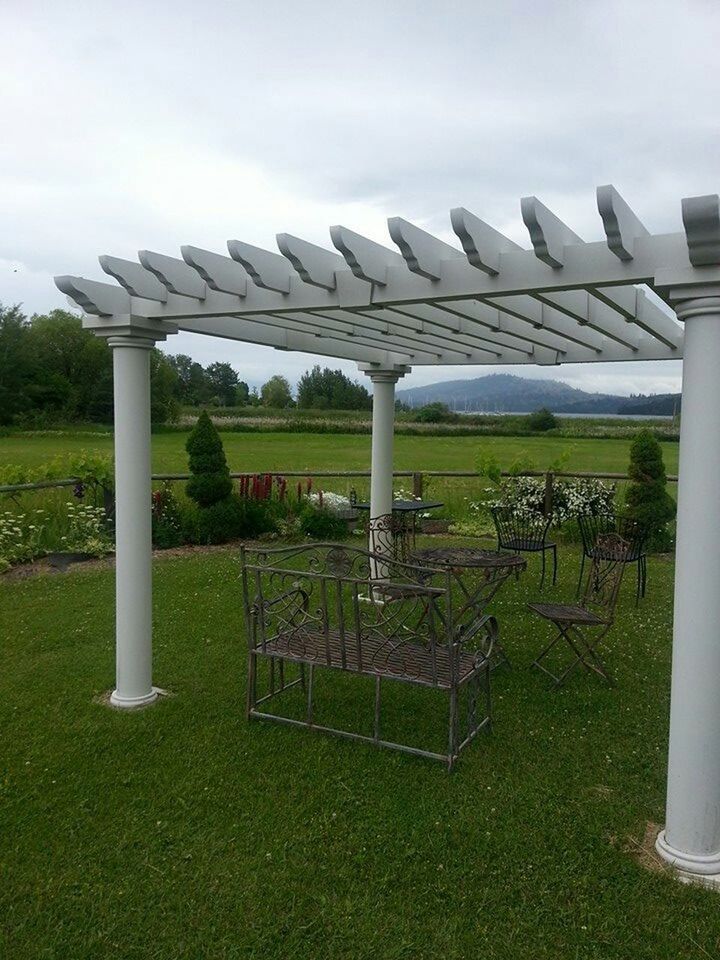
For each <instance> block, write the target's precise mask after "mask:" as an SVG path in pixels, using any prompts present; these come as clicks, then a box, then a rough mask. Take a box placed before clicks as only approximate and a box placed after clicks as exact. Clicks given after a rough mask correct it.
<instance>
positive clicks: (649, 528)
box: [625, 430, 676, 550]
mask: <svg viewBox="0 0 720 960" xmlns="http://www.w3.org/2000/svg"><path fill="white" fill-rule="evenodd" d="M628 474H629V476H630V483H629V485H628V488H627V490H626V492H625V512H626V513H627V515H628V516H629V517H631V518H632V519H633V520H636V521H637V523H638V525H639V526H640V528H641V529H642V530H643V531H644V533H645V536H646V538H647V545H648V547H649V548H650V549H652V550H667V549H668V548H669V546H670V536H669V534H668V530H667V525H668V523H669V522H670V521H671V520H672V519H673V518H674V516H675V510H676V507H675V501H674V500H673V498H672V497H671V496H670V494H669V493H668V491H667V476H666V474H665V464H664V462H663V455H662V447H661V446H660V444H659V443H658V441H657V440H656V438H655V437H654V436H653V434H652V432H651V431H650V430H641V431H640V433H638V435H637V436H636V437H635V439H634V440H633V442H632V444H631V446H630V467H629V469H628Z"/></svg>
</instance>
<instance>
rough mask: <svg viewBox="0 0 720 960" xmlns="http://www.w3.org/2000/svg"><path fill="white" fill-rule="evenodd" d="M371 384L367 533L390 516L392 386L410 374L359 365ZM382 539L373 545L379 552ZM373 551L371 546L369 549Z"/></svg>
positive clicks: (393, 430)
mask: <svg viewBox="0 0 720 960" xmlns="http://www.w3.org/2000/svg"><path fill="white" fill-rule="evenodd" d="M360 369H361V370H363V371H364V372H365V373H366V374H367V375H368V376H369V377H370V379H371V380H372V384H373V418H372V452H371V461H370V530H371V534H370V536H371V545H372V530H373V529H374V525H375V523H376V521H377V520H379V519H380V517H385V516H387V515H388V514H390V513H391V512H392V500H393V439H394V435H395V384H396V383H397V382H398V380H399V379H400V378H401V377H404V376H405V374H406V373H407V372H408V371H409V367H400V366H399V367H393V368H391V369H387V370H381V369H375V368H372V367H371V366H369V365H364V364H361V365H360ZM381 547H382V539H379V540H378V543H377V544H376V551H377V552H381ZM371 549H372V546H371Z"/></svg>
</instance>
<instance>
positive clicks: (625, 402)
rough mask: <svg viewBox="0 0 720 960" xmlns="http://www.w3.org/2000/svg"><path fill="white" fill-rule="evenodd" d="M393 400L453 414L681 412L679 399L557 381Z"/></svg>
mask: <svg viewBox="0 0 720 960" xmlns="http://www.w3.org/2000/svg"><path fill="white" fill-rule="evenodd" d="M397 398H398V400H401V401H402V402H403V403H407V404H408V405H409V406H411V407H422V406H424V405H425V404H426V403H445V404H447V405H448V406H449V407H450V408H451V409H452V410H458V411H466V412H468V413H531V412H532V411H533V410H537V409H538V408H539V407H547V408H548V409H549V410H552V412H553V413H578V414H581V413H594V414H603V413H622V414H625V415H626V416H630V415H632V414H645V415H648V416H671V415H672V414H673V413H674V412H675V408H676V407H679V394H664V395H661V396H657V397H645V396H638V397H621V396H616V395H614V394H609V393H586V392H585V391H584V390H578V389H577V388H576V387H571V386H569V385H568V384H567V383H563V382H562V381H560V380H528V379H525V378H524V377H516V376H514V375H512V374H509V373H493V374H490V375H488V376H485V377H478V378H477V379H474V380H446V381H444V382H442V383H431V384H428V385H427V386H425V387H411V388H409V389H407V390H399V391H398V393H397Z"/></svg>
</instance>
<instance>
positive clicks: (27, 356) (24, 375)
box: [0, 304, 37, 424]
mask: <svg viewBox="0 0 720 960" xmlns="http://www.w3.org/2000/svg"><path fill="white" fill-rule="evenodd" d="M36 366H37V363H36V358H35V357H34V356H33V353H32V350H31V348H30V342H29V338H28V321H27V318H26V317H25V316H24V314H23V313H22V312H21V310H20V307H19V306H18V305H16V306H14V307H3V306H2V304H0V424H9V423H12V422H13V420H14V419H15V418H16V417H17V416H19V415H20V414H22V413H24V412H25V411H26V410H28V409H29V408H30V407H31V406H32V400H31V398H30V396H29V395H28V388H29V387H30V385H31V383H32V382H33V381H34V379H35V377H36V373H35V370H36Z"/></svg>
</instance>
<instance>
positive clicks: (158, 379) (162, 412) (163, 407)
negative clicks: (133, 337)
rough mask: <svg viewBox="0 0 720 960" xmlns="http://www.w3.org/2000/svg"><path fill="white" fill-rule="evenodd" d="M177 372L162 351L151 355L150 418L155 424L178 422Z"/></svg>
mask: <svg viewBox="0 0 720 960" xmlns="http://www.w3.org/2000/svg"><path fill="white" fill-rule="evenodd" d="M177 379H178V375H177V371H176V370H175V368H174V367H173V365H172V364H171V363H170V360H169V359H168V357H167V356H166V355H165V354H164V353H162V352H161V351H160V350H158V349H157V347H156V348H155V349H153V350H152V352H151V354H150V417H151V419H152V422H153V423H170V422H172V421H173V420H177V416H178V413H179V409H178V408H179V404H178V401H177V395H176V394H177Z"/></svg>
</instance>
